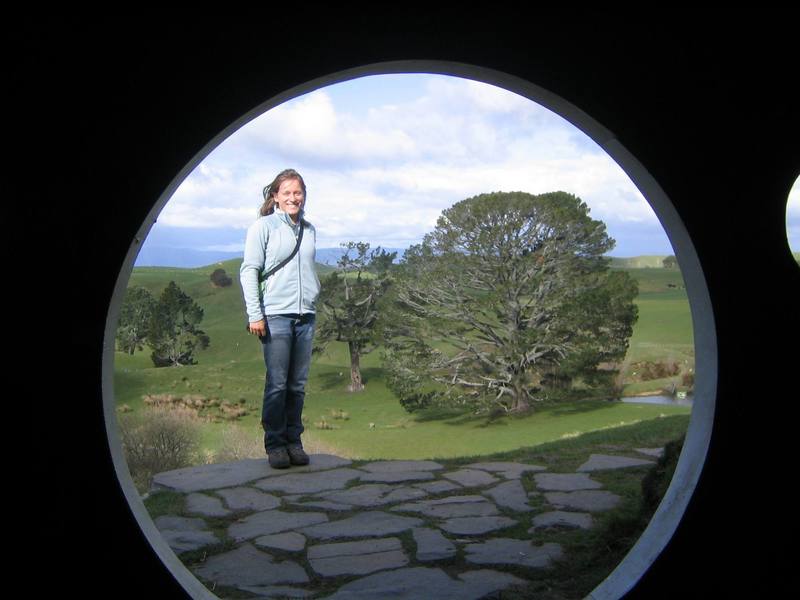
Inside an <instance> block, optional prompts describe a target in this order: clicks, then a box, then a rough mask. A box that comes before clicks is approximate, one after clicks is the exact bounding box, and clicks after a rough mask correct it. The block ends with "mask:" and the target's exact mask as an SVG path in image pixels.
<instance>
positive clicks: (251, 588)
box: [240, 585, 314, 598]
mask: <svg viewBox="0 0 800 600" xmlns="http://www.w3.org/2000/svg"><path fill="white" fill-rule="evenodd" d="M240 589H242V590H244V591H246V592H252V593H254V594H258V595H259V597H260V598H308V597H309V596H313V595H314V592H311V591H309V590H302V589H300V588H294V587H289V586H286V585H243V586H241V588H240Z"/></svg>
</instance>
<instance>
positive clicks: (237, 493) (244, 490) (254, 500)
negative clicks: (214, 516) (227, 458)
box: [217, 487, 281, 511]
mask: <svg viewBox="0 0 800 600" xmlns="http://www.w3.org/2000/svg"><path fill="white" fill-rule="evenodd" d="M217 494H219V495H220V496H222V497H223V498H224V499H225V504H226V505H227V506H228V508H230V509H231V510H253V511H262V510H272V509H273V508H278V507H279V506H280V505H281V500H280V498H278V497H277V496H273V495H272V494H265V493H264V492H260V491H258V490H256V489H253V488H249V487H237V488H228V489H224V490H219V491H218V492H217Z"/></svg>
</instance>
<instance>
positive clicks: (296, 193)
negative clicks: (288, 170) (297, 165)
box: [274, 179, 305, 222]
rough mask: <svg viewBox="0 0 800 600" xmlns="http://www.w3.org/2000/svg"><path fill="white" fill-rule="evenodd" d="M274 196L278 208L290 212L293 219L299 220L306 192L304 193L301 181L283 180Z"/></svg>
mask: <svg viewBox="0 0 800 600" xmlns="http://www.w3.org/2000/svg"><path fill="white" fill-rule="evenodd" d="M274 197H275V201H276V202H277V203H278V208H280V209H281V210H282V211H283V212H285V213H286V214H288V215H289V216H290V217H291V219H292V221H295V222H297V219H298V216H299V215H300V211H301V210H302V208H303V202H304V201H305V194H303V186H302V185H300V181H299V180H297V179H287V180H285V181H283V182H281V185H280V187H279V188H278V191H277V193H276V194H275V196H274Z"/></svg>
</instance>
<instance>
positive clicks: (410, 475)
mask: <svg viewBox="0 0 800 600" xmlns="http://www.w3.org/2000/svg"><path fill="white" fill-rule="evenodd" d="M435 478H436V477H435V476H434V474H433V473H431V472H430V471H386V472H377V473H365V474H364V475H362V476H361V481H368V482H378V483H402V482H404V481H429V480H431V479H435Z"/></svg>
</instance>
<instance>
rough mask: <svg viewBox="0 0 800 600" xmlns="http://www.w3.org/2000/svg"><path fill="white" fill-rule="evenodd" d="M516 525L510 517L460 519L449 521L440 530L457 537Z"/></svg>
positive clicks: (440, 526)
mask: <svg viewBox="0 0 800 600" xmlns="http://www.w3.org/2000/svg"><path fill="white" fill-rule="evenodd" d="M516 524H517V522H516V521H515V520H514V519H509V518H508V517H459V518H456V519H448V520H447V521H445V522H444V523H442V524H441V525H439V528H440V529H444V530H445V531H446V532H447V533H453V534H455V535H481V534H483V533H489V532H490V531H497V530H498V529H505V528H506V527H511V526H512V525H516Z"/></svg>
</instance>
